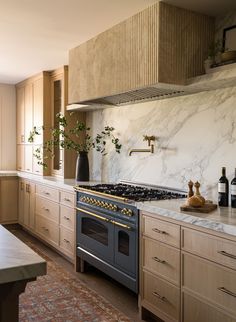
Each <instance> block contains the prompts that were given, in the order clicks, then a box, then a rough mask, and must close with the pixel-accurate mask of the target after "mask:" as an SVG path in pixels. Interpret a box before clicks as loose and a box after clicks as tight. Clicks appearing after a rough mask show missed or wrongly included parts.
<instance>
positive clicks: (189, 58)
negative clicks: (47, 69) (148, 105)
mask: <svg viewBox="0 0 236 322" xmlns="http://www.w3.org/2000/svg"><path fill="white" fill-rule="evenodd" d="M213 39H214V19H213V18H211V17H208V16H206V15H201V14H198V13H194V12H191V11H188V10H185V9H180V8H177V7H174V6H171V5H168V4H166V3H163V2H157V3H156V4H154V5H153V6H151V7H149V8H147V9H145V10H144V11H142V12H140V13H138V14H136V15H134V16H133V17H131V18H129V19H127V20H125V21H124V22H121V23H120V24H118V25H116V26H114V27H112V28H111V29H109V30H107V31H105V32H103V33H101V34H99V35H98V36H96V37H94V38H93V39H91V40H89V41H87V42H86V43H84V44H82V45H80V46H78V47H76V48H74V49H72V50H70V52H69V104H73V103H90V102H91V101H93V102H92V103H109V104H119V103H126V102H131V101H133V100H138V99H148V98H151V97H158V96H166V95H170V96H171V95H172V94H173V95H175V94H178V93H177V92H178V91H179V92H181V91H182V87H178V86H180V85H184V84H185V81H186V79H188V78H190V77H194V76H197V75H200V74H203V73H204V69H203V62H204V59H206V58H207V52H208V48H209V44H210V43H211V41H212V40H213Z"/></svg>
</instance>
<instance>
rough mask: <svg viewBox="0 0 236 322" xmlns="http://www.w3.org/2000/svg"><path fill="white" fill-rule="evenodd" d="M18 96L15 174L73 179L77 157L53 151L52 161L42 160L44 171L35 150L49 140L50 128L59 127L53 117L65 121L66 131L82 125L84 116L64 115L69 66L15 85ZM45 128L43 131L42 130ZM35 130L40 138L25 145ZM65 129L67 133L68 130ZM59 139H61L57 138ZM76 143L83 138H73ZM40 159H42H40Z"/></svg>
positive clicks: (58, 149)
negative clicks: (60, 116) (78, 123)
mask: <svg viewBox="0 0 236 322" xmlns="http://www.w3.org/2000/svg"><path fill="white" fill-rule="evenodd" d="M16 89H17V91H16V93H17V170H19V171H25V172H29V173H34V174H37V175H53V176H60V177H64V178H74V177H75V165H76V158H77V154H76V153H75V152H74V151H70V150H69V151H68V150H64V149H60V148H57V147H56V148H54V151H53V154H54V157H53V158H52V159H50V158H48V159H43V162H46V163H47V168H43V167H42V166H41V165H39V164H38V163H37V161H38V160H37V159H36V158H35V157H34V155H33V154H35V152H36V149H41V151H42V154H43V153H44V152H43V149H42V147H43V145H44V144H45V142H47V141H48V140H50V139H51V138H52V137H51V131H50V129H51V128H57V127H59V124H58V121H57V117H56V115H57V114H58V113H61V114H62V115H65V116H66V117H68V129H69V128H71V127H73V126H74V125H75V124H76V122H77V121H78V120H80V121H81V122H85V114H84V113H78V112H76V113H73V115H72V116H70V113H69V112H67V111H66V106H67V104H68V66H63V67H62V68H59V69H57V70H55V71H52V72H42V73H40V74H39V75H36V76H34V77H31V78H29V79H27V80H25V81H23V82H21V83H19V84H17V85H16ZM42 126H43V127H44V130H43V129H42ZM34 127H36V128H37V130H38V131H39V133H40V135H35V136H34V141H33V143H30V142H29V141H28V139H29V136H30V132H31V131H32V129H33V128H34ZM68 129H67V130H68ZM60 139H62V138H60ZM75 139H76V140H78V142H79V141H80V140H82V139H83V135H82V138H81V139H79V138H75ZM42 157H43V155H42Z"/></svg>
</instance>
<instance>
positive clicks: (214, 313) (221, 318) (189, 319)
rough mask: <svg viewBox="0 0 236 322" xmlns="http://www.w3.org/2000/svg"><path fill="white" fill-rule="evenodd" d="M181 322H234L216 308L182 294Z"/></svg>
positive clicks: (234, 319)
mask: <svg viewBox="0 0 236 322" xmlns="http://www.w3.org/2000/svg"><path fill="white" fill-rule="evenodd" d="M183 322H236V318H233V317H230V316H228V315H226V314H225V313H222V312H221V311H218V309H217V308H216V307H213V306H210V305H207V304H206V303H205V302H201V301H199V300H198V299H196V298H194V297H192V296H190V295H188V294H185V293H184V294H183Z"/></svg>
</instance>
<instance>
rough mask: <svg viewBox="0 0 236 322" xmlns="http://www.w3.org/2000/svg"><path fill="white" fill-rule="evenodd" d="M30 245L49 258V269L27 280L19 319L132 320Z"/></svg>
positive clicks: (25, 321) (70, 321) (61, 321)
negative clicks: (34, 278)
mask: <svg viewBox="0 0 236 322" xmlns="http://www.w3.org/2000/svg"><path fill="white" fill-rule="evenodd" d="M27 244H28V246H29V247H31V248H32V249H33V250H34V251H36V252H37V253H38V254H39V255H40V256H42V257H43V258H44V259H45V260H46V261H47V271H48V272H47V275H45V276H41V277H38V279H37V281H35V282H31V283H28V285H27V287H26V290H25V293H23V294H21V295H20V322H31V321H34V322H41V321H44V322H46V321H47V322H49V321H50V322H108V321H109V322H115V321H119V322H131V320H130V319H129V318H127V317H126V316H124V315H123V313H121V312H119V311H118V310H117V309H116V308H114V306H113V305H111V304H110V303H109V302H108V301H107V300H105V299H104V298H103V297H101V296H100V295H98V294H97V293H96V292H94V291H93V290H91V289H89V288H88V287H87V286H86V285H85V284H84V283H83V282H82V281H80V280H79V279H77V278H75V277H74V276H73V275H72V274H71V273H69V272H67V271H66V270H65V269H64V268H62V267H61V266H60V265H58V264H57V263H55V262H54V261H52V260H51V259H50V258H48V256H46V255H45V254H44V253H42V252H41V251H40V250H39V249H38V248H37V247H36V246H35V245H33V244H32V243H30V242H27Z"/></svg>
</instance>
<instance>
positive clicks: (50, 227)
mask: <svg viewBox="0 0 236 322" xmlns="http://www.w3.org/2000/svg"><path fill="white" fill-rule="evenodd" d="M36 232H37V233H38V234H39V235H41V236H42V238H43V239H45V240H46V241H48V242H49V243H51V244H52V245H54V246H59V225H58V224H57V223H56V222H53V221H51V220H49V219H45V218H44V217H41V216H38V215H36Z"/></svg>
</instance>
